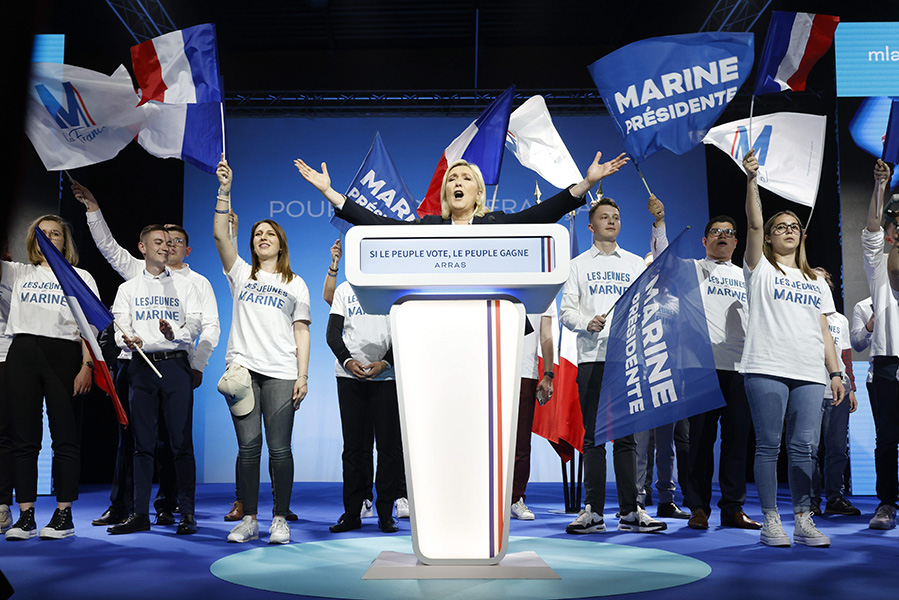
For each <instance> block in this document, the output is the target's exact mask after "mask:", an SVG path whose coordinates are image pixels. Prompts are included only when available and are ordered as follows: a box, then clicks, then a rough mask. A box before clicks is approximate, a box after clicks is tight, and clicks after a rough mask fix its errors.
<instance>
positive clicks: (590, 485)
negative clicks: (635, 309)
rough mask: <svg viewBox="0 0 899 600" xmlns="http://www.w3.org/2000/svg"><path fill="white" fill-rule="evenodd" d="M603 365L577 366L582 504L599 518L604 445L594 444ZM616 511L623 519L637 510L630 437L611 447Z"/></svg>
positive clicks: (633, 446)
mask: <svg viewBox="0 0 899 600" xmlns="http://www.w3.org/2000/svg"><path fill="white" fill-rule="evenodd" d="M604 369H605V363H604V362H591V363H578V366H577V394H578V399H579V400H580V404H581V414H582V415H583V418H584V452H583V454H584V504H589V505H590V508H591V509H592V510H593V512H595V513H600V514H602V512H603V510H604V509H605V504H606V445H605V444H599V445H598V446H597V445H596V444H595V443H594V438H595V434H596V410H597V408H598V407H599V392H600V390H601V389H602V374H603V370H604ZM612 461H613V465H614V468H615V486H616V487H617V488H618V510H619V512H620V513H621V515H622V516H624V515H627V514H629V513H632V512H634V511H635V510H637V443H636V442H635V441H634V436H633V434H631V435H626V436H624V437H621V438H619V439H617V440H615V441H614V442H613V443H612Z"/></svg>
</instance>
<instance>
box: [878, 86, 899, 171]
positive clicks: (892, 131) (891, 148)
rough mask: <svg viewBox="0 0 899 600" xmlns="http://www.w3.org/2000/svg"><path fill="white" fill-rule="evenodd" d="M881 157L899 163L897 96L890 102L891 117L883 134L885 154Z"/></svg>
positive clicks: (898, 103) (898, 108) (898, 104)
mask: <svg viewBox="0 0 899 600" xmlns="http://www.w3.org/2000/svg"><path fill="white" fill-rule="evenodd" d="M880 158H882V159H883V160H885V161H886V162H891V163H899V99H896V98H893V99H892V102H891V103H890V119H889V121H888V122H887V132H886V133H885V134H884V136H883V154H882V155H881V157H880Z"/></svg>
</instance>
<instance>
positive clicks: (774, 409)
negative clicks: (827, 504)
mask: <svg viewBox="0 0 899 600" xmlns="http://www.w3.org/2000/svg"><path fill="white" fill-rule="evenodd" d="M744 382H745V385H746V396H747V397H748V399H749V410H750V411H751V412H752V423H753V425H754V426H755V484H756V487H757V488H758V493H759V501H760V503H761V505H762V510H763V511H768V510H775V511H776V510H777V456H778V454H779V452H780V440H781V435H782V432H783V431H784V429H786V435H787V440H786V442H787V444H786V445H787V458H788V459H789V480H790V495H791V496H792V499H793V512H794V513H798V512H808V511H809V510H810V506H811V501H810V496H811V489H812V473H813V471H814V463H813V458H812V452H813V451H814V450H816V449H817V447H818V437H819V435H820V433H821V417H822V415H823V413H824V410H823V408H822V406H821V398H822V397H823V396H824V385H823V384H820V383H811V382H809V381H797V380H795V379H786V378H784V377H773V376H769V375H757V374H746V375H745V376H744ZM784 425H786V427H784Z"/></svg>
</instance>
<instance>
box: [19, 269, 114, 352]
mask: <svg viewBox="0 0 899 600" xmlns="http://www.w3.org/2000/svg"><path fill="white" fill-rule="evenodd" d="M7 271H8V272H9V275H10V280H9V287H10V289H11V290H12V298H11V299H10V303H9V320H8V321H7V323H6V334H7V335H9V336H16V335H18V334H20V333H27V334H32V335H41V336H44V337H51V338H59V339H63V340H71V341H73V342H78V341H81V332H80V330H79V329H78V324H77V323H76V322H75V317H74V316H72V311H71V310H69V306H68V302H67V300H66V296H65V294H64V293H63V291H62V287H61V286H60V285H59V281H57V280H56V275H54V274H53V271H52V269H50V267H46V268H45V267H42V266H40V265H31V264H22V263H16V262H6V261H4V262H3V273H4V275H5V274H6V272H7ZM75 272H76V273H78V275H79V276H80V277H81V278H82V279H83V280H84V282H85V283H86V284H87V286H88V287H89V288H90V289H91V291H92V292H94V293H95V294H96V295H97V296H98V297H99V295H100V292H98V291H97V284H96V282H95V281H94V278H93V277H92V276H91V274H90V273H88V272H87V271H85V270H84V269H79V268H78V267H75Z"/></svg>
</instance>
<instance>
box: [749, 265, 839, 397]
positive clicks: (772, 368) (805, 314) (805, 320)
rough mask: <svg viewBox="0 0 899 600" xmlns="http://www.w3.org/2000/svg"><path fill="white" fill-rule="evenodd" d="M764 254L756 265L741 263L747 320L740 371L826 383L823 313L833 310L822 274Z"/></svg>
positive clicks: (830, 296) (831, 297) (831, 298)
mask: <svg viewBox="0 0 899 600" xmlns="http://www.w3.org/2000/svg"><path fill="white" fill-rule="evenodd" d="M781 268H782V269H783V271H784V273H785V274H783V273H781V272H780V271H778V270H777V269H776V268H775V267H774V266H773V265H772V264H771V263H770V262H768V259H767V258H765V257H764V256H763V257H762V258H761V259H760V260H759V263H758V265H756V267H755V269H754V270H750V269H749V268H748V267H745V266H744V267H743V274H744V276H745V278H746V291H747V301H748V304H749V324H748V326H747V329H746V343H745V345H744V346H743V358H742V361H741V366H740V372H741V373H751V374H760V375H772V376H775V377H785V378H788V379H797V380H799V381H811V382H814V383H823V384H825V385H826V384H827V383H828V381H827V380H826V379H825V375H826V374H825V372H824V371H823V370H822V369H821V365H823V364H824V336H823V335H822V332H821V315H822V314H824V315H826V314H828V313H832V312H835V310H836V309H835V308H834V305H833V296H832V295H831V293H830V288H829V287H827V284H826V283H825V282H824V279H823V278H821V277H818V278H817V279H814V280H812V279H806V278H805V276H804V275H803V273H802V271H800V270H799V269H795V268H792V267H784V266H782V265H781Z"/></svg>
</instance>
